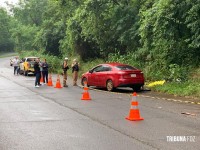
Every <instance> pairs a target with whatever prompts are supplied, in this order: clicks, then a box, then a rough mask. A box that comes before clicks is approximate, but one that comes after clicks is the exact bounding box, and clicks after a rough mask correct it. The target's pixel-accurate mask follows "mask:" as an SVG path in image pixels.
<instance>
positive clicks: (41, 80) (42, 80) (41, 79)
mask: <svg viewBox="0 0 200 150" xmlns="http://www.w3.org/2000/svg"><path fill="white" fill-rule="evenodd" d="M42 82H43V83H44V79H43V75H42V73H41V78H40V83H42Z"/></svg>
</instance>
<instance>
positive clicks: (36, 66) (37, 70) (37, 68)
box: [34, 59, 41, 87]
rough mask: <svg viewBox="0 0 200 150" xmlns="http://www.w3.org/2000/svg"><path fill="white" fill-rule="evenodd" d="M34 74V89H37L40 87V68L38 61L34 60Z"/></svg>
mask: <svg viewBox="0 0 200 150" xmlns="http://www.w3.org/2000/svg"><path fill="white" fill-rule="evenodd" d="M34 73H35V87H39V85H40V76H41V71H40V66H39V59H36V61H35V63H34Z"/></svg>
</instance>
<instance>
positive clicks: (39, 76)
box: [35, 72, 41, 86]
mask: <svg viewBox="0 0 200 150" xmlns="http://www.w3.org/2000/svg"><path fill="white" fill-rule="evenodd" d="M40 78H41V73H40V72H38V73H36V74H35V86H36V85H40Z"/></svg>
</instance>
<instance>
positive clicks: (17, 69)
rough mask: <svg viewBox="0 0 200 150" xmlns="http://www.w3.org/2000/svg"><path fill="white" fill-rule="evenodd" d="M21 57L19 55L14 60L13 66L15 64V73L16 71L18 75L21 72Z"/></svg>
mask: <svg viewBox="0 0 200 150" xmlns="http://www.w3.org/2000/svg"><path fill="white" fill-rule="evenodd" d="M19 63H20V61H19V59H18V56H16V57H15V59H14V60H13V66H14V75H15V73H17V75H18V74H19Z"/></svg>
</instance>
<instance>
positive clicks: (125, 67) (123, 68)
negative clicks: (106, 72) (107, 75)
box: [116, 65, 136, 70]
mask: <svg viewBox="0 0 200 150" xmlns="http://www.w3.org/2000/svg"><path fill="white" fill-rule="evenodd" d="M116 68H117V69H118V70H136V68H134V67H132V66H128V65H125V66H116Z"/></svg>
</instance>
